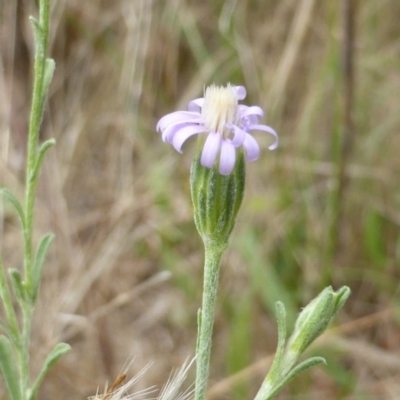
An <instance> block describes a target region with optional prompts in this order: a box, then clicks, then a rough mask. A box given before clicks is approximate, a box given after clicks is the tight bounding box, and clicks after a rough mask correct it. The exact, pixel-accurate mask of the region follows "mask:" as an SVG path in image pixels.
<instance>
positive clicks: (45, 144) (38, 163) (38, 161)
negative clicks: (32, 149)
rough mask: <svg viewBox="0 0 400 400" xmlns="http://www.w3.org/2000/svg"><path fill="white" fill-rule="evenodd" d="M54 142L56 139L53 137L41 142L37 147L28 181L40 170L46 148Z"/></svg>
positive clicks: (34, 177)
mask: <svg viewBox="0 0 400 400" xmlns="http://www.w3.org/2000/svg"><path fill="white" fill-rule="evenodd" d="M55 144H56V141H55V140H54V139H49V140H46V141H45V142H43V143H42V145H41V146H40V148H39V152H38V156H37V159H36V163H35V166H34V167H33V171H32V173H31V176H30V177H29V179H30V181H34V180H35V179H36V177H37V176H38V174H39V172H40V167H41V166H42V164H43V160H44V156H45V155H46V152H47V150H48V149H49V148H50V147H52V146H54V145H55Z"/></svg>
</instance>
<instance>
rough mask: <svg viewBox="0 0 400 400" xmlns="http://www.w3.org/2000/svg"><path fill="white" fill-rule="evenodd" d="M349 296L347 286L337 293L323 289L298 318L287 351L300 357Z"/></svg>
mask: <svg viewBox="0 0 400 400" xmlns="http://www.w3.org/2000/svg"><path fill="white" fill-rule="evenodd" d="M349 296H350V289H349V288H348V287H347V286H343V287H342V288H341V289H339V290H338V291H337V292H335V291H334V290H332V288H331V287H330V286H329V287H327V288H325V289H324V290H323V291H322V292H321V293H320V294H319V295H318V296H317V297H316V298H315V299H314V300H312V301H311V302H310V303H309V304H308V305H307V306H306V307H305V308H304V309H303V311H302V312H301V313H300V315H299V316H298V318H297V321H296V324H295V328H294V332H293V335H292V337H291V338H290V340H289V344H288V349H289V350H290V351H292V352H295V353H297V354H298V355H300V354H301V353H302V352H303V351H304V350H305V349H306V348H307V347H308V346H309V345H310V344H311V343H312V342H313V341H314V340H315V339H316V338H317V337H318V336H320V335H321V334H322V333H323V332H324V331H325V330H326V329H327V327H328V324H329V322H330V321H331V319H332V318H333V317H334V316H335V314H336V313H337V312H338V311H339V310H340V309H341V308H342V306H343V304H344V303H345V302H346V300H347V298H348V297H349Z"/></svg>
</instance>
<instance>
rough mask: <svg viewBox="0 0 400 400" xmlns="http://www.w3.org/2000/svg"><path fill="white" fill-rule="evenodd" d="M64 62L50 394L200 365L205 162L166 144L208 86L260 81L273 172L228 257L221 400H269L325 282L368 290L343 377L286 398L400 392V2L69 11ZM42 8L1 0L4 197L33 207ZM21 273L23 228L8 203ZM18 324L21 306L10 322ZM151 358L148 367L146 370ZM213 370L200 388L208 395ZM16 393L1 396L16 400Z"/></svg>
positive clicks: (337, 325) (306, 381) (6, 243)
mask: <svg viewBox="0 0 400 400" xmlns="http://www.w3.org/2000/svg"><path fill="white" fill-rule="evenodd" d="M51 3H52V15H51V39H50V45H49V54H50V56H51V57H52V58H54V59H55V61H56V65H57V68H56V71H55V76H54V80H53V82H52V84H51V87H50V93H49V96H48V102H47V106H46V111H45V115H44V122H43V128H42V132H41V135H42V137H41V139H42V140H44V139H47V138H51V137H54V138H56V140H57V145H56V147H55V148H53V149H52V150H51V151H50V152H49V154H48V157H47V159H46V161H45V163H44V169H43V172H42V175H41V178H40V182H39V188H38V199H37V204H36V219H35V229H36V240H37V239H38V238H39V237H40V236H41V235H42V234H44V233H46V232H49V231H52V232H54V233H55V234H56V240H55V242H54V243H53V245H52V248H51V252H50V254H49V257H48V260H47V263H46V266H45V275H44V280H43V284H42V288H41V296H40V299H39V304H38V308H37V311H36V315H35V322H34V331H33V338H32V365H33V367H32V374H36V373H37V372H38V368H39V365H40V363H41V362H42V361H43V359H44V357H45V355H46V354H47V352H48V351H49V350H50V348H51V347H52V346H53V345H54V343H56V342H58V341H66V342H68V343H70V344H71V345H72V348H73V350H72V351H71V353H69V354H68V355H67V356H65V357H64V358H62V360H60V361H59V362H58V363H57V364H56V366H55V367H54V368H53V370H52V371H51V373H50V374H49V376H48V377H47V378H46V380H45V382H44V385H43V388H42V391H41V393H40V396H39V397H40V399H42V400H47V399H58V400H63V399H85V398H87V397H88V396H91V395H95V393H96V391H97V389H98V388H100V389H99V390H103V388H104V386H105V385H106V382H109V383H111V382H113V381H114V379H115V378H116V377H117V376H118V375H119V374H120V373H122V372H123V371H125V370H126V371H127V374H128V378H130V377H132V376H133V375H135V374H136V373H138V372H139V371H140V370H141V369H142V368H143V367H145V366H146V365H147V364H148V363H149V362H152V366H151V367H150V369H149V370H148V371H147V373H146V374H145V375H144V377H142V378H141V379H140V380H139V382H138V383H137V385H136V386H135V388H136V390H140V389H142V388H145V387H149V386H152V385H158V386H161V385H162V384H163V383H164V382H166V380H167V379H168V377H169V375H170V372H171V370H172V369H173V368H178V367H180V366H181V365H182V364H183V362H184V360H186V359H187V358H188V357H191V356H193V355H194V348H195V339H196V313H197V309H198V307H199V304H200V301H201V290H202V262H203V253H202V244H201V241H200V239H199V237H198V235H197V232H196V230H195V227H194V223H193V220H192V211H191V203H190V193H189V167H190V163H191V159H192V157H193V154H194V143H193V142H191V143H188V144H187V145H185V149H184V153H183V155H181V154H178V153H176V152H175V150H174V149H173V148H172V147H171V146H169V145H166V144H164V143H163V142H162V141H161V139H160V134H158V133H157V132H156V131H155V125H156V123H157V121H158V120H159V118H161V117H162V116H163V115H164V114H166V113H168V112H172V111H175V110H179V109H185V108H186V106H187V102H188V101H189V100H191V99H193V98H196V97H200V96H201V95H202V92H203V88H204V85H208V84H210V83H213V82H215V83H217V84H226V83H227V82H231V83H234V84H241V85H244V86H246V88H247V91H248V96H247V98H246V100H245V103H246V104H248V105H260V106H261V107H262V108H263V109H264V110H266V111H267V113H266V117H265V118H264V119H263V123H267V124H268V125H271V126H272V127H274V128H275V129H276V130H277V131H278V133H279V135H280V146H279V148H278V149H277V150H276V151H274V152H269V151H268V150H267V146H268V145H269V144H270V138H269V137H267V135H263V134H262V133H261V132H260V133H257V134H256V135H255V136H256V139H257V140H258V141H259V142H260V143H261V146H262V149H263V150H262V154H261V157H260V159H259V160H258V161H257V162H255V163H251V164H248V168H247V188H246V195H245V200H244V203H243V206H242V210H241V213H240V216H239V221H238V223H237V226H236V228H235V231H234V234H233V237H232V240H231V246H230V248H229V250H228V252H227V254H226V255H225V257H224V260H223V266H222V272H221V273H222V276H221V286H220V292H219V299H218V306H217V312H216V323H215V338H214V347H213V354H212V369H211V371H212V372H211V381H210V393H209V396H208V398H209V399H215V400H216V399H233V400H236V399H237V400H240V399H252V398H253V396H254V395H255V393H256V391H257V390H258V388H259V386H260V384H261V381H262V379H263V377H264V376H265V375H266V373H267V371H268V368H269V363H270V361H271V357H272V356H273V353H274V351H275V346H276V339H277V337H276V336H277V327H276V320H275V317H274V303H275V302H276V301H277V300H281V301H283V302H284V304H285V306H286V308H287V312H288V326H289V327H290V328H291V327H292V324H293V321H294V319H295V317H296V314H297V313H298V312H299V310H300V309H301V307H302V306H304V305H305V304H306V303H307V302H309V301H310V300H311V299H312V298H313V297H315V296H316V295H317V294H318V293H319V292H320V291H321V290H322V289H323V288H324V287H325V286H327V285H332V286H333V287H334V288H335V289H338V288H339V287H340V286H342V285H348V286H350V287H351V290H352V296H351V297H350V299H349V300H348V302H347V304H346V306H345V308H344V309H343V310H342V311H341V312H340V313H339V315H338V317H337V318H336V319H335V321H334V322H333V324H332V328H331V329H330V331H329V332H328V333H327V334H325V335H324V336H323V337H322V338H321V340H320V341H318V342H317V343H316V344H315V345H314V346H312V348H311V349H309V351H308V355H322V356H324V357H326V359H327V361H328V365H327V366H323V367H317V368H314V369H312V370H309V371H307V372H306V373H303V374H302V375H301V376H300V377H297V378H296V379H295V380H293V381H292V382H291V384H290V385H289V386H288V387H287V388H286V389H285V390H284V391H283V392H282V393H281V394H280V395H279V396H278V399H281V400H283V399H308V400H312V399H363V400H364V399H365V400H366V399H368V400H373V399H384V400H386V399H393V400H398V399H399V393H400V327H399V308H398V306H399V275H400V273H399V257H400V242H399V233H398V232H399V224H400V211H399V210H400V208H399V207H400V191H399V186H398V184H396V181H397V179H398V173H399V167H400V157H399V148H400V135H399V129H400V112H399V101H400V25H399V21H400V2H399V1H397V0H370V1H356V0H353V1H351V0H347V1H346V0H342V1H335V2H334V1H329V2H328V1H316V0H280V1H277V0H268V1H267V0H240V1H239V0H215V1H195V0H135V1H132V0H114V1H106V0H97V1H94V0H92V1H80V0H68V1H67V0H53V1H52V2H51ZM36 13H37V9H36V2H35V1H33V0H1V1H0V63H1V64H0V152H1V157H0V184H1V186H7V187H9V188H11V189H12V191H13V192H14V193H15V194H16V195H17V196H18V197H19V198H21V199H22V197H23V191H24V170H25V147H26V134H27V123H28V112H29V105H30V95H31V82H32V69H33V51H34V49H33V38H32V29H31V27H30V23H29V20H28V17H29V15H36ZM1 216H2V219H1V254H2V258H3V261H4V265H5V267H7V268H9V267H14V268H15V267H21V263H22V254H21V232H20V230H19V225H18V220H17V218H16V216H15V214H14V213H13V211H12V210H11V208H9V207H8V205H7V204H4V206H3V209H2V215H1ZM1 312H2V311H1ZM132 360H134V362H133V363H131V365H130V366H129V363H130V362H131V361H132ZM193 379H194V373H193V371H192V372H191V374H190V376H189V377H188V380H187V382H186V385H187V386H189V385H190V384H191V382H193ZM3 387H4V385H3V384H2V383H1V382H0V398H1V399H5V393H4V391H3V390H2V389H3Z"/></svg>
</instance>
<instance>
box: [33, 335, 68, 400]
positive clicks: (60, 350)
mask: <svg viewBox="0 0 400 400" xmlns="http://www.w3.org/2000/svg"><path fill="white" fill-rule="evenodd" d="M70 350H71V346H70V345H69V344H67V343H58V344H57V345H56V346H55V347H54V348H53V350H52V351H51V352H50V353H49V355H48V356H47V357H46V360H45V361H44V363H43V367H42V370H41V371H40V374H39V376H38V377H37V379H36V381H35V383H34V384H33V386H32V391H31V393H30V396H29V400H33V399H35V398H36V394H37V392H38V390H39V388H40V385H41V384H42V381H43V379H44V377H45V376H46V374H47V372H48V371H49V369H50V368H51V367H52V366H53V365H54V364H55V363H56V362H57V361H58V360H59V359H60V358H61V357H62V356H63V355H64V354H66V353H68V352H69V351H70Z"/></svg>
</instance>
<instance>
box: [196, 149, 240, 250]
mask: <svg viewBox="0 0 400 400" xmlns="http://www.w3.org/2000/svg"><path fill="white" fill-rule="evenodd" d="M245 175H246V169H245V160H244V155H243V152H242V151H241V150H239V151H238V158H237V162H236V163H235V167H234V169H233V172H232V173H231V174H230V175H221V174H220V173H219V171H218V165H214V166H213V167H212V168H206V167H203V165H202V164H201V162H200V154H198V155H197V156H196V157H195V159H194V160H193V163H192V167H191V171H190V189H191V194H192V202H193V208H194V221H195V224H196V227H197V230H198V231H199V234H200V236H201V237H202V239H203V242H204V244H205V245H206V244H211V243H212V244H214V245H217V246H219V247H221V248H225V247H226V245H227V243H228V239H229V236H230V234H231V232H232V229H233V227H234V226H235V222H236V218H237V214H238V212H239V208H240V205H241V204H242V199H243V194H244V185H245Z"/></svg>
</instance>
